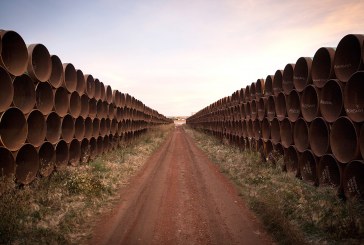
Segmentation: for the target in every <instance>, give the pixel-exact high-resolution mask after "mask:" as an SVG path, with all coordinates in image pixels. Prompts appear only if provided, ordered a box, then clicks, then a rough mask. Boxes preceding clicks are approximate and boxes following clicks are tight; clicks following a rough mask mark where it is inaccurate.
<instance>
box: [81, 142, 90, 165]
mask: <svg viewBox="0 0 364 245" xmlns="http://www.w3.org/2000/svg"><path fill="white" fill-rule="evenodd" d="M89 142H90V141H89V140H88V139H86V138H84V139H83V140H82V141H81V156H80V161H81V163H87V162H88V161H89V160H90V143H89Z"/></svg>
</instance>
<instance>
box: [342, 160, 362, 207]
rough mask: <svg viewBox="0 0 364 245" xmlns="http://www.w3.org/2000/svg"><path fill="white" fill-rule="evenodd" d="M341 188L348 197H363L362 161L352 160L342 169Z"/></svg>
mask: <svg viewBox="0 0 364 245" xmlns="http://www.w3.org/2000/svg"><path fill="white" fill-rule="evenodd" d="M343 188H344V193H345V196H346V197H347V198H349V199H351V198H357V199H361V200H362V199H363V198H364V161H362V160H354V161H352V162H350V163H349V164H348V165H347V166H346V167H345V169H344V176H343Z"/></svg>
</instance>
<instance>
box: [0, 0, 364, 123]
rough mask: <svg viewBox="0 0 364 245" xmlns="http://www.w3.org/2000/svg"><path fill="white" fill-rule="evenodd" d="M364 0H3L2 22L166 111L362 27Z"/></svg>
mask: <svg viewBox="0 0 364 245" xmlns="http://www.w3.org/2000/svg"><path fill="white" fill-rule="evenodd" d="M363 12H364V0H346V1H342V0H320V1H317V0H305V1H302V0H299V1H296V0H279V1H277V0H254V1H253V0H130V1H127V0H98V1H97V0H88V1H83V0H61V1H60V0H32V1H30V0H11V1H10V0H8V1H7V0H1V1H0V29H5V30H14V31H16V32H18V33H19V34H20V35H21V36H22V37H23V39H24V41H25V42H26V44H32V43H42V44H44V45H45V46H46V47H47V48H48V50H49V52H50V53H51V54H56V55H57V56H58V57H60V59H61V61H62V62H63V63H72V64H73V65H74V66H75V67H76V68H77V69H81V70H82V71H83V73H84V74H92V75H93V77H95V78H99V80H100V81H102V82H103V83H104V84H107V85H111V87H112V88H113V89H117V90H119V91H121V92H123V93H129V94H131V95H132V96H134V97H135V98H137V99H139V100H141V101H142V102H143V103H144V104H146V105H147V106H149V107H151V108H153V109H155V110H157V111H158V112H160V113H162V114H164V115H166V116H190V115H191V114H192V113H194V112H197V111H199V110H200V109H202V108H204V107H206V106H208V105H209V104H211V103H213V102H215V101H217V100H218V99H220V98H223V97H225V96H229V95H231V94H232V93H233V92H235V91H236V90H238V89H240V88H242V87H244V88H245V87H246V85H250V84H251V83H252V82H255V81H256V80H257V79H260V78H264V79H265V78H266V77H267V75H273V74H274V73H275V72H276V70H278V69H282V70H283V69H284V67H285V66H286V64H288V63H296V61H297V60H298V58H300V57H303V56H304V57H313V56H314V54H315V52H316V51H317V50H318V49H319V48H320V47H336V46H337V44H338V43H339V41H340V39H341V38H342V37H344V36H345V35H346V34H349V33H364V14H363Z"/></svg>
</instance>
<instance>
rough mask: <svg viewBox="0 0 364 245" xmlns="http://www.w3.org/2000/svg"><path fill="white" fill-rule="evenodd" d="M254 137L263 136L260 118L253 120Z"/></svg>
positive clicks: (257, 138)
mask: <svg viewBox="0 0 364 245" xmlns="http://www.w3.org/2000/svg"><path fill="white" fill-rule="evenodd" d="M253 137H254V138H255V139H256V140H259V139H260V138H261V137H262V125H261V122H260V121H259V120H258V119H255V120H254V121H253Z"/></svg>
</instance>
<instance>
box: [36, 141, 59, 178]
mask: <svg viewBox="0 0 364 245" xmlns="http://www.w3.org/2000/svg"><path fill="white" fill-rule="evenodd" d="M38 156H39V173H40V175H41V176H43V177H48V176H49V175H51V173H52V172H53V170H54V162H55V160H56V152H55V150H54V146H53V145H52V144H51V143H50V142H48V141H45V142H44V143H43V144H42V145H41V146H40V147H39V148H38Z"/></svg>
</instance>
